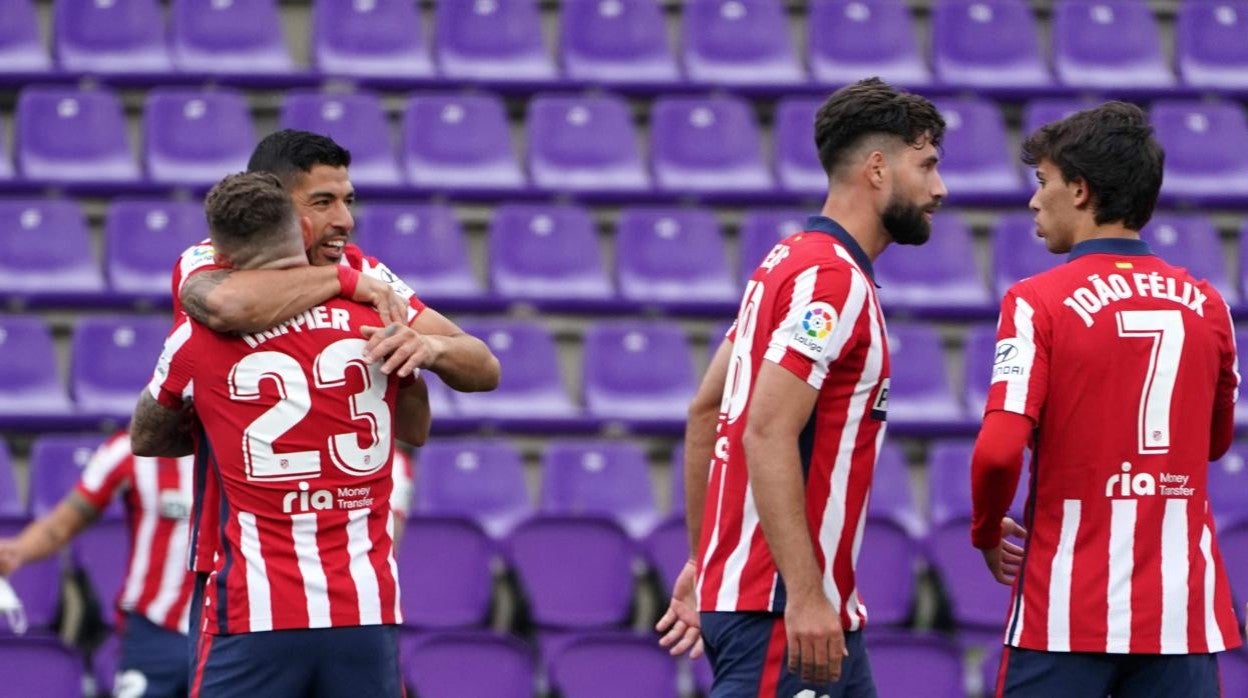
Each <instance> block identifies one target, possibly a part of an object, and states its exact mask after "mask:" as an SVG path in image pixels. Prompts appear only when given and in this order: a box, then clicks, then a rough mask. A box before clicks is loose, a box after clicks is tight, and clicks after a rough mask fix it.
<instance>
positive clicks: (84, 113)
mask: <svg viewBox="0 0 1248 698" xmlns="http://www.w3.org/2000/svg"><path fill="white" fill-rule="evenodd" d="M15 121H16V124H17V128H16V131H17V136H16V138H15V139H14V142H15V143H16V147H15V150H16V152H17V169H18V171H19V172H20V173H21V175H22V176H23V177H25V178H26V179H33V180H40V181H49V182H75V183H93V184H100V183H106V182H109V183H111V182H128V181H132V180H136V179H138V177H139V167H138V163H136V162H135V159H134V154H133V153H132V152H131V150H130V140H129V138H128V137H127V136H126V120H125V117H124V116H123V114H122V111H121V100H119V99H118V98H117V95H116V94H115V93H113V92H111V91H109V90H107V89H103V88H101V89H94V90H79V89H74V88H70V87H50V86H40V85H35V86H32V87H27V88H25V89H24V90H22V91H21V93H20V94H19V95H18V98H17V112H16V118H15Z"/></svg>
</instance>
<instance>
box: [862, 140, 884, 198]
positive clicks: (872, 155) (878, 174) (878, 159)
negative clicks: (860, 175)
mask: <svg viewBox="0 0 1248 698" xmlns="http://www.w3.org/2000/svg"><path fill="white" fill-rule="evenodd" d="M865 167H866V175H867V181H868V182H870V183H871V186H872V187H875V188H876V189H880V188H883V187H884V184H885V182H886V181H888V157H887V156H885V155H884V151H882V150H872V151H871V152H869V153H867V161H866V163H865Z"/></svg>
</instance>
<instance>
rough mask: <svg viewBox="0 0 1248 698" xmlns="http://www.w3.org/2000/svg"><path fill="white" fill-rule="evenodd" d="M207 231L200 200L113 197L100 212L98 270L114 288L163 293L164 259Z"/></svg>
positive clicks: (166, 287)
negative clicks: (102, 214) (101, 258)
mask: <svg viewBox="0 0 1248 698" xmlns="http://www.w3.org/2000/svg"><path fill="white" fill-rule="evenodd" d="M206 237H208V223H207V221H206V220H205V219H204V208H203V206H202V205H200V204H198V203H195V202H190V201H170V200H167V199H160V200H141V201H140V200H125V199H115V200H113V202H112V204H110V205H109V207H108V213H107V214H106V215H105V218H104V250H105V251H104V270H105V273H106V274H107V276H108V284H109V287H110V289H111V290H112V291H113V292H115V293H127V294H135V295H140V296H145V297H160V298H168V297H169V295H170V293H171V290H170V286H169V267H170V264H171V262H170V260H174V259H177V258H178V255H180V254H182V251H183V250H185V249H186V248H187V247H189V246H191V245H193V244H195V243H197V242H199V241H200V240H203V239H204V238H206Z"/></svg>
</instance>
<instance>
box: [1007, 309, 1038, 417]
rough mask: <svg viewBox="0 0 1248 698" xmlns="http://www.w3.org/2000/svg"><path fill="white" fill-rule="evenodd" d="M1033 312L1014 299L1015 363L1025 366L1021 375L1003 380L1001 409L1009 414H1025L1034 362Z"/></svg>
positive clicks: (1034, 333) (1034, 330) (1034, 329)
mask: <svg viewBox="0 0 1248 698" xmlns="http://www.w3.org/2000/svg"><path fill="white" fill-rule="evenodd" d="M1034 315H1035V311H1034V310H1032V307H1031V306H1030V305H1029V304H1028V303H1027V301H1025V300H1023V299H1022V298H1018V297H1015V298H1014V336H1015V338H1016V346H1017V348H1018V358H1017V359H1015V363H1016V364H1017V365H1019V366H1025V367H1026V369H1025V370H1024V371H1023V373H1022V375H1011V376H1009V377H1008V378H1006V379H1005V403H1004V404H1003V405H1002V407H1003V408H1004V409H1005V410H1007V411H1009V412H1017V413H1018V414H1027V389H1028V385H1029V384H1030V383H1031V367H1032V366H1033V365H1034V364H1035V360H1036V328H1035V325H1034V324H1033V323H1032V317H1033V316H1034Z"/></svg>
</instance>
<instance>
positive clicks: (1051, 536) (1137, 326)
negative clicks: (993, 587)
mask: <svg viewBox="0 0 1248 698" xmlns="http://www.w3.org/2000/svg"><path fill="white" fill-rule="evenodd" d="M1238 387H1239V375H1238V366H1237V363H1236V359H1235V340H1234V332H1233V329H1232V325H1231V318H1230V313H1229V311H1228V309H1227V306H1226V303H1225V302H1224V301H1223V300H1222V297H1221V296H1220V295H1219V294H1218V292H1217V291H1216V290H1214V288H1213V287H1212V286H1210V285H1209V284H1208V283H1207V282H1205V281H1198V280H1196V279H1194V278H1192V277H1191V276H1190V275H1189V274H1188V273H1187V271H1186V270H1185V269H1181V268H1177V267H1172V266H1170V265H1169V264H1166V263H1165V262H1164V261H1162V260H1161V259H1159V258H1157V257H1156V256H1153V255H1152V254H1151V253H1150V252H1149V250H1148V246H1147V244H1145V243H1144V242H1142V241H1140V240H1125V239H1097V240H1090V241H1086V242H1083V243H1080V244H1078V245H1076V246H1075V248H1074V250H1073V251H1072V252H1071V254H1070V261H1068V262H1067V263H1066V264H1063V265H1061V266H1059V267H1057V268H1055V269H1052V270H1050V271H1048V272H1045V273H1043V274H1039V275H1037V276H1034V277H1031V278H1028V279H1024V280H1023V281H1020V282H1019V283H1017V284H1015V285H1014V286H1013V287H1012V288H1011V289H1010V290H1009V291H1008V292H1007V293H1006V296H1005V299H1004V301H1003V302H1002V307H1001V319H1000V324H999V328H998V342H997V350H996V358H995V364H994V366H993V374H992V384H991V389H990V391H989V395H988V404H987V407H986V410H987V411H989V412H990V411H992V410H1007V411H1010V412H1016V413H1019V414H1024V415H1027V416H1028V417H1030V418H1031V419H1032V420H1033V421H1034V422H1035V424H1036V425H1037V433H1036V437H1035V439H1036V445H1035V451H1034V456H1033V458H1032V462H1031V473H1030V492H1029V495H1030V496H1029V498H1028V504H1027V516H1026V525H1025V527H1026V528H1027V530H1028V531H1029V535H1028V538H1027V542H1026V554H1025V557H1024V561H1023V566H1022V570H1021V572H1020V573H1019V575H1018V578H1017V581H1016V582H1015V587H1014V593H1013V599H1014V600H1013V604H1012V608H1011V609H1010V615H1009V619H1008V622H1007V627H1006V642H1007V643H1008V644H1010V645H1013V646H1015V647H1023V648H1026V649H1034V650H1047V651H1054V652H1106V653H1137V654H1159V653H1160V654H1185V653H1204V652H1217V651H1220V650H1224V649H1228V648H1232V647H1236V646H1238V645H1239V644H1240V639H1239V631H1238V629H1237V627H1236V622H1235V613H1234V611H1233V609H1232V604H1231V594H1230V588H1229V587H1228V584H1227V577H1226V573H1225V571H1224V570H1223V565H1222V557H1221V554H1220V553H1219V551H1218V545H1217V537H1216V535H1215V533H1216V532H1215V530H1214V524H1213V517H1212V515H1211V513H1210V511H1209V500H1208V491H1207V482H1208V477H1207V476H1208V455H1209V442H1210V429H1211V427H1210V425H1211V423H1212V415H1213V411H1214V409H1215V407H1219V408H1229V407H1231V406H1232V403H1234V401H1235V399H1236V394H1237V391H1238Z"/></svg>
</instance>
